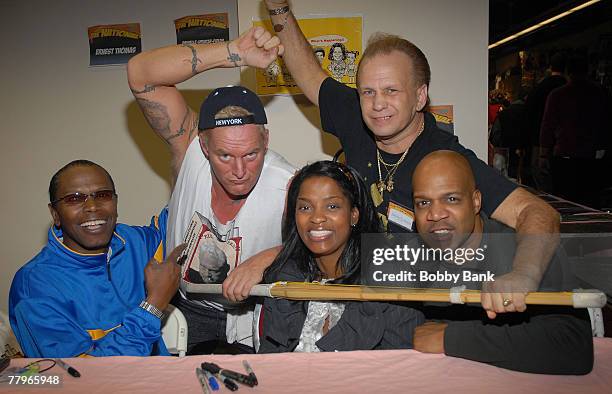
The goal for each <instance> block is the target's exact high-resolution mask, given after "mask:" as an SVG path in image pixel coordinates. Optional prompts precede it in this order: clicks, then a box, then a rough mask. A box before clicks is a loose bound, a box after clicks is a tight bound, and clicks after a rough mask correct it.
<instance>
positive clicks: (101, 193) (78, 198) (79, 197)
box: [51, 190, 117, 205]
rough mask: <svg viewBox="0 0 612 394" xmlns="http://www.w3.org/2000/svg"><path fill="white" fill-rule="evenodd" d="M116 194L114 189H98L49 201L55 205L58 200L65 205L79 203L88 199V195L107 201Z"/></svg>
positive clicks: (83, 202)
mask: <svg viewBox="0 0 612 394" xmlns="http://www.w3.org/2000/svg"><path fill="white" fill-rule="evenodd" d="M116 196H117V194H116V193H115V191H114V190H98V191H97V192H93V193H89V194H87V193H79V192H76V193H72V194H68V195H66V196H64V197H62V198H58V199H57V200H55V201H53V202H51V205H55V204H57V203H58V202H60V201H63V202H64V204H67V205H81V204H85V202H86V201H87V200H88V199H89V197H91V198H93V199H94V201H96V202H109V201H111V200H112V199H113V197H116Z"/></svg>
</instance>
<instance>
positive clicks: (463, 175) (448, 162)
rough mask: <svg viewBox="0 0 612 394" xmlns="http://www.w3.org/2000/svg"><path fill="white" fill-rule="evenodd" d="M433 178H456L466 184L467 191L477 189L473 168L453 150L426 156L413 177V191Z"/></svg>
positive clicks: (440, 151) (463, 157) (439, 151)
mask: <svg viewBox="0 0 612 394" xmlns="http://www.w3.org/2000/svg"><path fill="white" fill-rule="evenodd" d="M432 176H441V177H443V178H456V179H461V180H463V181H464V182H465V187H466V188H467V190H470V191H474V190H475V189H476V181H475V180H474V173H473V172H472V167H471V166H470V163H469V162H468V161H467V159H466V158H465V156H463V155H462V154H460V153H457V152H455V151H452V150H438V151H435V152H431V153H430V154H428V155H427V156H425V157H424V158H423V159H422V160H421V161H420V162H419V164H418V165H417V167H416V168H415V170H414V174H413V175H412V187H413V190H414V189H416V187H417V186H419V187H420V186H421V183H423V182H428V180H429V179H431V177H432Z"/></svg>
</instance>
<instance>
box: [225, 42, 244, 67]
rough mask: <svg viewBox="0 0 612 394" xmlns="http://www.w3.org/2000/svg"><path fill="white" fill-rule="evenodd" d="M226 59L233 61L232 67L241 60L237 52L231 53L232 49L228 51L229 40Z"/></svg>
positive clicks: (236, 65)
mask: <svg viewBox="0 0 612 394" xmlns="http://www.w3.org/2000/svg"><path fill="white" fill-rule="evenodd" d="M226 47H227V54H228V56H227V60H229V61H230V62H232V63H234V67H238V62H239V61H241V60H242V58H241V57H240V55H239V54H237V53H232V51H230V48H229V41H228V42H227V45H226Z"/></svg>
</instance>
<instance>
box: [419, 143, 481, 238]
mask: <svg viewBox="0 0 612 394" xmlns="http://www.w3.org/2000/svg"><path fill="white" fill-rule="evenodd" d="M412 190H413V200H414V212H415V221H416V226H417V231H418V232H419V234H421V236H422V237H423V239H424V240H425V242H426V243H427V244H428V245H429V246H435V247H440V246H443V247H450V248H457V247H460V246H462V245H464V244H465V243H466V241H467V240H468V238H469V237H470V236H471V234H472V233H478V234H479V233H481V232H482V221H481V220H480V218H479V217H478V215H479V213H480V204H481V198H480V191H478V190H477V189H476V182H475V180H474V174H473V173H472V168H471V167H470V163H469V162H468V161H467V159H466V158H465V157H464V156H463V155H461V154H460V153H457V152H454V151H447V150H440V151H435V152H432V153H430V154H428V155H427V156H425V157H424V158H423V159H422V160H421V162H420V163H419V164H418V165H417V167H416V169H415V170H414V174H413V176H412Z"/></svg>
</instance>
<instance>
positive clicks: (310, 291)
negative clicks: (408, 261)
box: [181, 282, 607, 308]
mask: <svg viewBox="0 0 612 394" xmlns="http://www.w3.org/2000/svg"><path fill="white" fill-rule="evenodd" d="M181 288H182V289H183V290H185V291H187V292H197V293H209V294H221V293H222V290H221V285H220V284H197V285H194V284H190V285H188V286H184V282H183V283H181ZM480 293H481V291H480V290H465V289H464V288H453V289H427V288H425V289H418V288H417V289H415V288H406V287H383V286H361V285H336V284H321V283H316V282H315V283H308V282H276V283H272V284H260V285H255V286H253V288H252V289H251V292H250V295H252V296H263V297H275V298H285V299H289V300H315V301H332V300H334V301H428V302H449V303H454V304H463V303H469V304H479V303H480ZM606 301H607V299H606V295H605V294H604V293H603V292H601V291H599V290H582V289H580V290H574V291H562V292H530V293H527V296H526V297H525V303H527V304H530V305H568V306H573V307H574V308H601V307H603V306H604V305H605V304H606Z"/></svg>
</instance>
